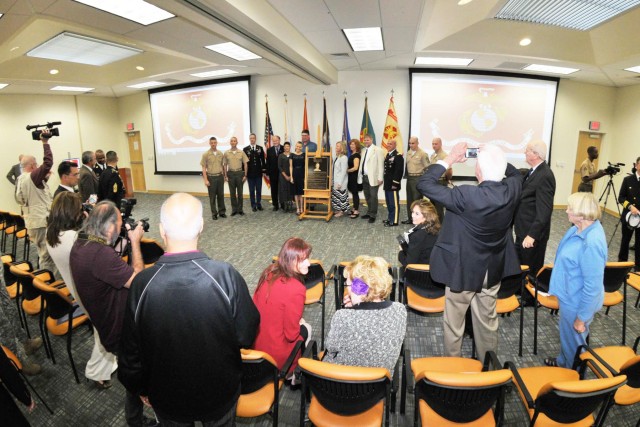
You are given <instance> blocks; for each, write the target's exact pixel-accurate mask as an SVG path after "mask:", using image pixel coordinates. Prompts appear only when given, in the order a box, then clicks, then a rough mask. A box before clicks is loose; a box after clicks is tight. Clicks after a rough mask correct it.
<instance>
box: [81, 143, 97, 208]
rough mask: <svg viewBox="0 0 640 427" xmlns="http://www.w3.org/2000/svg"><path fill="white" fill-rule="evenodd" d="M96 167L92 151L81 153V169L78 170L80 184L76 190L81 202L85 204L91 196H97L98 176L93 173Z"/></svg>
mask: <svg viewBox="0 0 640 427" xmlns="http://www.w3.org/2000/svg"><path fill="white" fill-rule="evenodd" d="M95 165H96V155H95V153H94V152H93V151H85V152H84V153H82V167H81V168H80V182H79V184H78V189H79V190H80V196H82V201H83V202H86V201H87V200H88V199H89V196H91V195H92V194H95V195H97V194H98V176H97V175H96V173H95V172H94V171H93V167H94V166H95Z"/></svg>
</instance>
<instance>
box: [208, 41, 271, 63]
mask: <svg viewBox="0 0 640 427" xmlns="http://www.w3.org/2000/svg"><path fill="white" fill-rule="evenodd" d="M205 47H206V48H207V49H209V50H212V51H214V52H218V53H219V54H221V55H224V56H228V57H229V58H232V59H235V60H236V61H248V60H250V59H260V58H262V57H261V56H258V55H256V54H255V53H253V52H251V51H249V50H247V49H245V48H243V47H240V46H238V45H237V44H235V43H232V42H228V43H219V44H212V45H209V46H205Z"/></svg>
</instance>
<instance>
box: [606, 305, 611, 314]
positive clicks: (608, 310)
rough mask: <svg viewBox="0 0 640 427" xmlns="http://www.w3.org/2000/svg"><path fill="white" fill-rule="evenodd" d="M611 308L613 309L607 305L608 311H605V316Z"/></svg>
mask: <svg viewBox="0 0 640 427" xmlns="http://www.w3.org/2000/svg"><path fill="white" fill-rule="evenodd" d="M609 310H611V306H607V311H605V312H604V315H605V316H608V315H609Z"/></svg>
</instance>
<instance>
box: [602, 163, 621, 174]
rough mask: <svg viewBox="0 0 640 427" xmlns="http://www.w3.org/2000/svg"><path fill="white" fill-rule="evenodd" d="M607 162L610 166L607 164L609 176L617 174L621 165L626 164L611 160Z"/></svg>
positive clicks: (606, 171)
mask: <svg viewBox="0 0 640 427" xmlns="http://www.w3.org/2000/svg"><path fill="white" fill-rule="evenodd" d="M607 163H609V166H607V168H606V169H605V170H604V171H605V173H606V174H607V175H609V176H614V175H615V174H617V173H618V172H620V166H624V165H625V164H624V163H611V162H607Z"/></svg>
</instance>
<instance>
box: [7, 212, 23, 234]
mask: <svg viewBox="0 0 640 427" xmlns="http://www.w3.org/2000/svg"><path fill="white" fill-rule="evenodd" d="M9 215H11V219H12V220H13V223H14V224H15V226H16V231H15V232H18V231H22V230H24V229H25V228H27V227H26V225H25V223H24V217H23V216H22V215H20V214H16V213H10V214H9Z"/></svg>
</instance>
